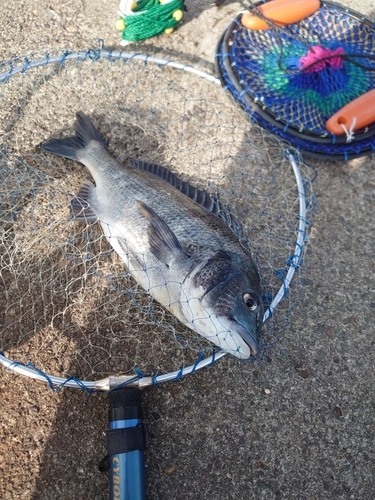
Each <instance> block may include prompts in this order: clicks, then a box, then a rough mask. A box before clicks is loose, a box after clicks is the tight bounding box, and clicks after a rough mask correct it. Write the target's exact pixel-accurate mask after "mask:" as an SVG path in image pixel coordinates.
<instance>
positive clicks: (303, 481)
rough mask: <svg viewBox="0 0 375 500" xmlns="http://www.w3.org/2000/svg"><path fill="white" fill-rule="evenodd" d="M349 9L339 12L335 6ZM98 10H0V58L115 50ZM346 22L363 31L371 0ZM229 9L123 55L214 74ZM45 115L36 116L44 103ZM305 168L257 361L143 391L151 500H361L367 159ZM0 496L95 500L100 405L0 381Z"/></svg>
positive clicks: (367, 319)
mask: <svg viewBox="0 0 375 500" xmlns="http://www.w3.org/2000/svg"><path fill="white" fill-rule="evenodd" d="M345 3H346V4H347V5H348V6H349V5H350V3H349V1H348V0H347V1H346V2H345ZM117 9H118V5H117V3H116V2H113V1H109V0H101V1H99V0H92V1H91V2H88V1H86V0H81V1H79V2H57V1H54V0H51V1H47V0H39V1H38V2H37V1H36V0H29V1H28V2H15V1H8V0H3V2H2V3H1V4H0V19H1V31H0V44H1V47H2V49H1V57H2V59H6V58H8V57H9V56H10V55H14V54H17V55H27V54H29V53H30V52H34V51H47V50H64V49H69V50H71V49H83V48H85V49H86V48H88V47H90V46H93V47H96V46H97V40H98V39H103V40H104V41H105V45H106V46H107V47H118V46H119V41H120V36H119V34H118V33H117V32H116V31H115V30H114V22H115V20H116V19H117V14H116V12H117ZM356 9H357V10H359V11H361V12H363V13H364V14H366V15H367V17H369V18H370V19H372V20H373V21H375V11H374V8H373V6H372V2H371V0H361V1H360V2H358V4H357V5H356ZM240 10H241V5H240V4H239V3H230V4H228V3H225V4H224V5H223V6H222V7H220V8H217V7H211V8H209V9H206V10H201V11H199V12H195V13H187V14H186V16H185V21H184V23H183V24H182V25H181V27H180V28H179V29H178V30H176V31H175V33H173V34H172V35H170V36H162V37H158V38H154V39H151V40H146V41H144V42H141V43H139V44H137V45H136V46H134V47H135V48H134V50H139V51H144V52H150V53H155V52H156V53H163V54H164V55H169V56H170V57H171V58H175V59H177V60H188V61H191V62H193V63H195V64H200V66H201V67H202V68H205V69H211V70H212V62H213V58H214V54H215V46H216V43H217V40H218V38H219V36H220V35H221V33H222V32H223V30H224V29H225V27H226V26H227V25H228V24H229V23H230V21H231V19H232V18H233V17H234V16H235V15H236V14H237V13H238V12H239V11H240ZM46 105H48V103H46ZM310 163H312V164H313V165H314V166H315V167H316V169H317V171H318V177H317V179H316V181H315V186H314V191H315V194H316V196H317V201H318V205H319V207H318V211H317V213H316V215H315V216H314V220H313V226H312V229H311V236H310V243H309V247H308V253H307V256H306V259H305V269H304V274H303V280H304V285H305V290H304V295H303V298H302V300H301V303H300V304H299V308H298V311H297V312H296V313H295V314H294V315H293V317H292V321H291V324H290V326H289V328H288V330H287V332H286V333H285V338H284V339H283V341H282V343H281V344H279V345H278V346H276V347H275V348H274V349H273V350H272V353H271V357H270V362H269V363H264V364H257V365H250V366H249V365H243V364H239V363H237V362H235V360H233V359H229V358H225V359H224V360H223V362H220V363H217V364H216V365H215V366H213V367H212V368H211V369H210V370H207V371H205V372H204V373H203V372H202V373H197V374H196V375H194V376H193V377H190V378H186V379H184V380H182V381H179V382H177V383H174V384H171V385H165V386H160V387H157V388H155V389H153V390H152V391H150V392H147V393H146V394H145V403H146V406H147V419H148V422H149V429H150V443H151V447H150V448H149V450H148V451H147V453H146V460H147V489H148V498H150V499H155V500H157V499H159V500H166V499H168V500H169V499H176V500H183V499H189V498H194V499H196V500H198V499H202V500H203V499H215V500H216V499H227V498H228V499H229V498H233V499H236V500H240V499H241V500H242V499H267V500H271V499H298V500H300V499H301V500H302V499H303V500H320V499H349V498H350V499H356V500H357V499H361V500H367V499H368V500H370V499H372V498H373V496H374V490H375V481H374V473H375V454H374V432H375V420H374V410H375V399H374V396H373V387H374V372H373V367H374V364H375V363H374V361H375V359H374V350H373V346H374V340H373V324H374V319H375V300H374V295H373V294H374V286H375V275H374V247H373V243H372V235H373V234H374V229H375V227H374V218H373V206H374V201H375V174H374V167H375V165H374V158H373V157H367V158H363V159H358V160H354V161H351V162H348V163H346V164H339V163H333V162H329V161H328V160H327V161H324V162H322V161H321V162H318V161H311V162H310ZM0 395H1V396H0V400H1V409H0V413H1V425H0V428H1V434H0V439H1V441H0V471H1V479H0V480H1V483H0V496H1V498H4V499H13V498H14V499H16V498H17V499H18V498H22V499H33V500H39V499H49V500H50V499H54V500H55V499H56V500H57V499H61V500H62V499H64V500H78V499H92V500H102V499H103V500H104V499H105V498H107V496H108V477H107V475H106V474H101V473H99V472H98V471H97V463H98V462H99V460H100V459H101V458H102V456H103V455H104V454H105V438H104V433H105V429H106V426H107V405H106V397H105V396H104V395H101V394H96V395H87V394H85V393H83V392H78V391H74V390H69V389H67V390H64V391H63V392H61V393H59V394H55V393H53V392H51V391H50V390H49V389H48V388H47V387H46V386H44V385H41V384H38V383H35V382H33V381H31V380H28V379H23V378H21V377H19V376H16V375H14V374H12V373H7V372H5V371H2V372H1V379H0Z"/></svg>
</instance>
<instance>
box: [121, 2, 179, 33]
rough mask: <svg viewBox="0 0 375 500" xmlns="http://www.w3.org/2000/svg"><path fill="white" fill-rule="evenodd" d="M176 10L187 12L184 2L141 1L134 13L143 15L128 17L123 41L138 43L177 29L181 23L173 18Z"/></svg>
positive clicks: (125, 20)
mask: <svg viewBox="0 0 375 500" xmlns="http://www.w3.org/2000/svg"><path fill="white" fill-rule="evenodd" d="M176 10H182V12H183V11H184V10H185V6H184V3H183V0H172V1H171V2H168V3H165V4H163V3H159V0H141V1H140V2H139V3H138V5H137V7H136V8H134V12H138V11H140V12H142V11H144V12H142V14H138V15H134V16H126V18H122V19H124V22H125V26H126V28H125V29H124V31H123V32H122V38H123V40H128V41H131V42H136V41H138V40H144V39H145V38H151V37H152V36H155V35H160V33H164V31H165V30H166V29H168V28H175V27H176V26H177V25H178V24H179V23H180V22H181V20H180V21H176V19H174V17H172V14H173V12H175V11H176Z"/></svg>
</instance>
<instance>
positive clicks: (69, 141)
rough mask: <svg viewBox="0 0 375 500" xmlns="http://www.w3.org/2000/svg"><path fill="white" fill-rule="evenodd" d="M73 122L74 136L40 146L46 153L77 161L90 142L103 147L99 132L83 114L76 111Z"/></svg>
mask: <svg viewBox="0 0 375 500" xmlns="http://www.w3.org/2000/svg"><path fill="white" fill-rule="evenodd" d="M76 117H77V120H76V122H75V129H76V135H75V136H73V137H66V138H65V139H55V140H53V141H50V142H47V143H45V144H42V145H41V148H42V149H44V151H47V152H48V153H53V154H55V155H58V156H63V157H65V158H70V159H71V160H78V159H79V158H78V153H79V151H82V150H83V149H85V148H86V147H87V146H88V145H89V143H90V142H91V141H97V142H99V143H100V144H102V145H103V147H104V146H105V144H104V142H103V140H102V138H101V137H100V135H99V132H98V131H97V130H96V128H95V127H94V125H93V123H92V121H91V120H90V118H89V117H88V116H87V115H86V114H85V113H84V112H83V111H78V113H77V114H76Z"/></svg>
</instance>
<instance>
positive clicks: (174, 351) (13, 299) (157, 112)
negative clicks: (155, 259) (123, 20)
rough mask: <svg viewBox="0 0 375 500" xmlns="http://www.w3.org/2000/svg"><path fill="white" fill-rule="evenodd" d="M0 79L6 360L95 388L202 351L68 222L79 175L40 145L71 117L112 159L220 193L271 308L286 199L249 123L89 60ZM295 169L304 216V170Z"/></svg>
mask: <svg viewBox="0 0 375 500" xmlns="http://www.w3.org/2000/svg"><path fill="white" fill-rule="evenodd" d="M41 59H42V60H43V63H42V64H40V63H37V61H40V60H41ZM20 67H21V68H22V71H17V70H16V68H20ZM0 74H3V75H4V74H5V75H6V76H5V77H4V76H3V77H0V78H2V80H1V83H0V123H1V124H2V125H1V128H2V129H1V130H0V151H1V155H0V205H1V206H0V280H1V286H2V289H3V291H4V292H3V293H2V295H1V299H0V300H1V304H0V305H1V307H0V324H1V338H0V349H1V350H2V351H3V352H5V354H6V356H7V357H9V358H10V359H14V360H17V361H22V362H28V361H31V362H32V363H33V365H35V366H37V367H38V368H39V369H40V370H42V371H44V372H47V373H54V374H59V375H60V376H62V377H68V376H70V375H74V376H76V377H78V378H101V377H105V376H107V375H110V374H118V373H130V374H131V373H132V371H133V370H134V368H136V367H137V368H138V369H140V370H142V371H143V372H144V373H148V374H149V373H151V374H154V373H163V372H169V371H173V370H176V369H178V368H179V367H180V366H186V365H187V364H191V363H194V362H195V361H196V360H197V359H199V358H200V357H201V356H202V355H209V354H210V353H212V350H213V346H212V344H210V343H209V342H206V341H205V340H204V339H203V338H202V337H201V336H197V335H196V334H195V333H194V332H193V331H191V330H190V329H188V328H187V327H185V326H184V325H182V324H181V323H179V322H178V321H177V320H176V319H175V318H174V317H173V316H172V315H171V314H170V313H169V312H168V311H166V310H165V309H163V308H162V307H161V306H160V305H158V304H157V303H156V302H155V301H154V300H152V298H151V297H150V295H149V294H147V293H146V292H145V291H144V290H143V289H141V288H140V287H139V286H138V285H137V284H136V283H135V281H134V280H133V278H132V277H131V276H129V274H128V273H127V270H126V269H125V268H124V266H123V264H122V263H121V261H120V259H119V257H118V256H117V255H116V254H115V252H114V251H113V250H112V249H111V247H110V245H109V244H108V242H107V240H106V239H105V237H104V236H103V234H102V231H101V228H100V226H99V224H98V223H86V222H77V221H73V220H71V218H70V214H69V204H70V200H71V198H72V196H73V195H74V193H76V192H77V191H78V189H79V187H80V185H81V184H82V182H83V181H84V180H86V179H88V178H89V174H88V171H87V170H86V169H85V167H83V166H82V165H80V164H79V163H77V162H72V161H70V160H66V159H62V158H58V157H55V156H53V155H49V154H47V153H45V152H43V151H42V150H41V149H40V148H39V147H38V145H39V144H40V143H42V142H45V141H48V140H50V139H51V138H52V137H59V136H61V135H65V136H66V135H71V134H72V130H73V122H74V115H75V112H76V111H78V110H83V111H84V112H86V113H87V114H88V115H90V117H92V118H93V120H94V121H95V124H96V125H97V127H98V129H99V132H100V134H101V136H102V137H103V138H104V139H105V141H106V142H107V144H108V148H109V150H110V152H111V154H112V155H113V156H114V157H116V158H117V159H118V160H119V161H120V162H123V163H126V162H127V160H128V159H129V158H140V159H142V160H144V161H149V162H153V163H157V164H161V165H164V166H167V167H168V168H170V169H171V170H172V171H173V172H174V173H175V174H176V175H177V176H178V177H179V178H181V179H183V180H187V181H189V182H190V183H191V184H192V185H194V186H196V187H198V188H200V189H205V190H207V191H208V192H210V193H211V194H214V195H215V196H219V197H220V200H221V203H222V204H223V206H225V207H229V208H228V210H230V215H231V217H232V220H233V221H234V222H233V227H235V229H236V231H238V233H239V235H240V239H241V242H242V243H243V244H244V245H246V246H248V248H249V249H250V250H251V252H252V255H253V257H254V259H255V261H256V263H257V265H258V267H259V272H260V276H261V282H262V290H263V293H264V301H265V303H266V305H267V304H269V303H270V302H271V300H272V298H273V297H274V296H275V294H276V293H277V291H278V290H279V288H280V287H281V286H282V285H283V280H284V279H285V275H286V270H287V268H288V266H289V265H290V260H291V259H292V258H293V255H294V253H295V241H296V238H297V234H298V229H297V227H298V213H299V201H298V189H297V186H296V182H295V178H294V176H293V172H292V169H291V166H290V162H289V160H288V159H287V158H286V156H285V149H284V148H283V147H282V144H281V143H280V142H279V141H275V139H271V138H270V137H269V136H267V134H266V133H265V132H264V131H263V130H262V129H261V128H259V127H258V126H257V125H250V124H249V123H248V121H247V120H246V119H244V117H243V116H242V115H241V113H240V112H239V111H238V109H237V107H236V106H234V105H232V104H231V103H230V102H228V100H227V97H226V96H225V93H224V92H223V91H222V89H221V88H220V86H219V85H217V84H215V83H213V82H211V81H208V80H207V79H205V78H201V77H199V76H197V75H196V74H192V73H189V72H186V71H180V70H178V69H175V68H173V67H171V66H170V65H168V64H165V63H159V64H155V63H152V62H150V60H147V58H146V60H142V59H137V58H136V57H125V58H123V57H121V56H120V55H115V54H113V53H106V54H104V53H101V52H100V51H98V52H94V51H88V52H85V53H80V54H79V55H78V56H74V57H70V56H69V55H68V54H63V55H61V56H57V57H56V60H55V62H53V58H52V55H43V56H41V55H40V54H39V55H38V54H37V55H33V56H30V57H29V58H28V59H27V60H12V61H9V62H7V63H5V64H4V65H3V66H2V67H0ZM299 163H300V168H301V170H302V175H303V178H304V179H305V185H306V188H307V191H306V192H307V204H308V206H311V202H312V192H311V189H310V181H309V169H308V168H307V167H306V166H305V165H304V164H303V163H302V162H299ZM294 265H295V264H294ZM297 267H298V265H297ZM300 289H301V285H300V282H299V278H298V276H297V277H296V279H295V280H294V283H293V286H292V288H291V289H290V290H288V293H287V296H286V298H285V299H284V300H282V301H281V303H280V304H279V305H278V307H277V310H276V311H275V312H274V314H272V315H271V318H270V319H269V320H268V321H267V322H266V324H265V327H264V329H263V334H262V339H261V341H262V352H261V354H260V359H262V358H263V357H264V356H266V353H267V349H268V347H269V346H270V345H272V344H273V343H275V342H276V341H278V340H279V338H280V337H281V335H282V334H283V332H284V331H285V328H286V325H287V324H288V321H289V317H290V314H291V312H292V310H293V309H294V308H295V307H296V306H297V303H298V296H299V292H300Z"/></svg>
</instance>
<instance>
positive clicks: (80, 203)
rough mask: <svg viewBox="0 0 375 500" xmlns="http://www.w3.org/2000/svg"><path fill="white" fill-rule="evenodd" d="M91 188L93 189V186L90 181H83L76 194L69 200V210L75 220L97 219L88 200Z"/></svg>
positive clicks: (92, 220)
mask: <svg viewBox="0 0 375 500" xmlns="http://www.w3.org/2000/svg"><path fill="white" fill-rule="evenodd" d="M93 189H95V186H94V184H92V182H89V181H86V182H84V183H83V184H82V186H81V188H80V190H79V191H78V193H77V194H76V196H75V197H74V198H73V199H72V201H71V202H70V212H71V215H72V217H73V218H74V219H75V220H85V221H89V222H95V221H97V220H98V217H97V215H95V213H94V212H93V210H92V208H91V206H90V201H89V200H90V197H91V193H92V191H93Z"/></svg>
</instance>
